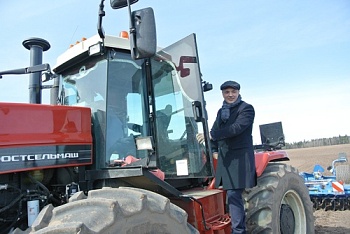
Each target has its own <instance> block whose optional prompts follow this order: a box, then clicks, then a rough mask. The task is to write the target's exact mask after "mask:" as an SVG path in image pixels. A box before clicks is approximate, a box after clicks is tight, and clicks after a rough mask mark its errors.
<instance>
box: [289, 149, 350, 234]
mask: <svg viewBox="0 0 350 234" xmlns="http://www.w3.org/2000/svg"><path fill="white" fill-rule="evenodd" d="M286 151H287V153H288V156H289V158H290V161H289V162H287V164H290V165H292V166H294V167H296V168H298V170H299V172H312V170H313V167H314V165H315V164H320V165H321V166H322V167H323V168H324V169H325V170H326V168H327V167H328V166H330V165H331V164H332V161H333V160H334V159H336V158H337V157H338V154H339V153H346V154H347V157H348V160H350V144H346V145H335V146H322V147H315V148H305V149H292V150H286ZM325 175H331V174H330V173H329V172H328V174H327V173H325ZM314 216H315V233H319V234H325V233H327V234H328V233H331V234H334V233H335V234H340V233H350V210H346V211H323V210H317V211H315V212H314Z"/></svg>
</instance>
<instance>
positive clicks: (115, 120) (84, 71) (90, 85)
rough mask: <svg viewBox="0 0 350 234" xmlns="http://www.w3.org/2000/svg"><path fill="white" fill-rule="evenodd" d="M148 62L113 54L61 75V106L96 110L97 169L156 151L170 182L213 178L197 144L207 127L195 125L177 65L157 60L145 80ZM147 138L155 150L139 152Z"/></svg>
mask: <svg viewBox="0 0 350 234" xmlns="http://www.w3.org/2000/svg"><path fill="white" fill-rule="evenodd" d="M143 63H144V61H134V60H132V59H131V58H130V55H129V54H126V53H122V52H116V51H114V50H110V51H109V53H107V54H106V55H104V56H100V57H95V58H94V59H92V60H91V61H89V62H86V61H85V62H82V63H81V64H79V65H78V66H75V68H72V69H70V70H67V71H66V72H65V73H63V74H62V76H61V81H62V83H61V84H62V85H61V90H60V94H61V97H60V100H61V103H62V104H64V105H73V106H74V105H76V106H85V107H90V108H91V111H92V123H93V135H94V137H93V138H94V147H95V149H94V150H95V155H96V156H95V159H94V161H95V162H96V163H95V164H94V165H95V167H96V168H113V167H118V166H128V165H125V164H123V163H122V162H123V161H124V160H125V159H126V158H127V157H128V156H132V157H133V158H134V159H136V160H142V159H147V157H148V156H149V154H150V153H154V154H155V155H156V165H157V167H158V168H160V169H161V170H162V171H163V172H164V173H165V176H166V178H175V177H176V178H178V177H205V176H208V174H210V169H211V168H210V163H209V160H208V158H207V157H206V156H205V155H204V154H203V148H202V147H203V146H201V145H200V144H199V143H198V142H197V141H196V134H197V133H198V131H199V129H201V128H202V126H201V125H202V124H201V123H197V122H195V121H194V117H193V110H192V102H193V100H192V99H191V98H189V97H188V96H187V95H185V94H184V92H183V89H182V87H181V82H180V81H179V79H180V78H179V77H178V74H177V71H176V67H175V66H174V64H173V63H172V62H171V61H166V60H160V59H159V58H156V57H155V58H154V59H151V61H150V65H151V77H149V78H146V72H145V64H143ZM146 136H152V137H153V139H154V145H155V148H154V151H153V152H149V151H147V150H137V149H136V144H135V139H136V138H137V137H146Z"/></svg>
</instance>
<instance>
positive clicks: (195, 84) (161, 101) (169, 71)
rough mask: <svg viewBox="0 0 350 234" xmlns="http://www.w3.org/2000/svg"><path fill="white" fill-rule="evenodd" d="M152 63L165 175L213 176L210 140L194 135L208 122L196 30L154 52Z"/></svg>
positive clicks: (157, 130) (173, 176) (170, 176)
mask: <svg viewBox="0 0 350 234" xmlns="http://www.w3.org/2000/svg"><path fill="white" fill-rule="evenodd" d="M151 67H152V89H153V95H154V116H155V119H154V121H155V126H156V132H155V134H156V143H157V144H156V145H157V146H156V148H157V154H158V159H159V167H160V168H161V169H162V170H163V171H164V172H165V176H166V178H182V177H189V178H194V177H195V178H199V177H208V176H212V174H213V169H212V163H211V157H209V155H210V149H209V147H208V145H209V142H206V144H200V143H198V141H197V139H196V135H197V134H198V133H203V132H204V134H205V135H208V126H207V116H206V112H205V108H204V96H203V89H202V81H201V76H200V74H201V73H200V68H199V59H198V55H197V45H196V37H195V34H191V35H189V36H187V37H186V38H184V39H182V40H180V41H178V42H176V43H175V44H173V45H171V46H169V47H166V48H164V49H162V50H160V51H159V52H157V56H155V57H154V58H153V59H152V60H151ZM207 139H208V138H207Z"/></svg>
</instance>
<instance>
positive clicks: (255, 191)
mask: <svg viewBox="0 0 350 234" xmlns="http://www.w3.org/2000/svg"><path fill="white" fill-rule="evenodd" d="M244 198H245V200H246V209H247V210H246V211H247V220H246V222H247V228H248V233H273V234H289V233H291V234H294V233H314V216H313V204H312V202H311V200H310V197H309V193H308V190H307V187H306V186H305V184H304V180H303V178H302V177H301V176H300V175H299V173H298V171H297V170H296V169H295V168H293V167H291V166H289V165H286V164H282V163H269V164H268V166H267V167H266V169H265V171H264V173H263V174H262V175H261V176H260V177H259V178H258V185H257V186H256V187H254V188H252V189H249V190H246V192H245V194H244Z"/></svg>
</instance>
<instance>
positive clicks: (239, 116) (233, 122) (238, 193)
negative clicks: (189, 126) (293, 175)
mask: <svg viewBox="0 0 350 234" xmlns="http://www.w3.org/2000/svg"><path fill="white" fill-rule="evenodd" d="M220 89H221V90H222V96H223V98H224V102H223V105H222V107H221V108H220V109H219V111H218V113H217V117H216V120H215V122H214V124H213V127H212V129H211V131H210V137H211V142H212V146H213V148H212V150H213V152H214V153H213V155H214V156H215V155H218V164H217V168H216V175H215V187H219V186H222V188H223V189H224V190H226V192H227V201H228V207H229V212H230V216H231V222H232V233H246V224H245V210H244V201H243V198H242V192H243V191H244V189H245V188H252V187H254V186H255V185H256V184H257V176H256V170H255V158H254V148H253V139H252V129H253V122H254V116H255V111H254V108H253V106H252V105H250V104H248V103H246V102H244V101H242V98H241V95H240V85H239V84H238V83H237V82H235V81H226V82H224V83H223V84H222V85H221V87H220Z"/></svg>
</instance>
